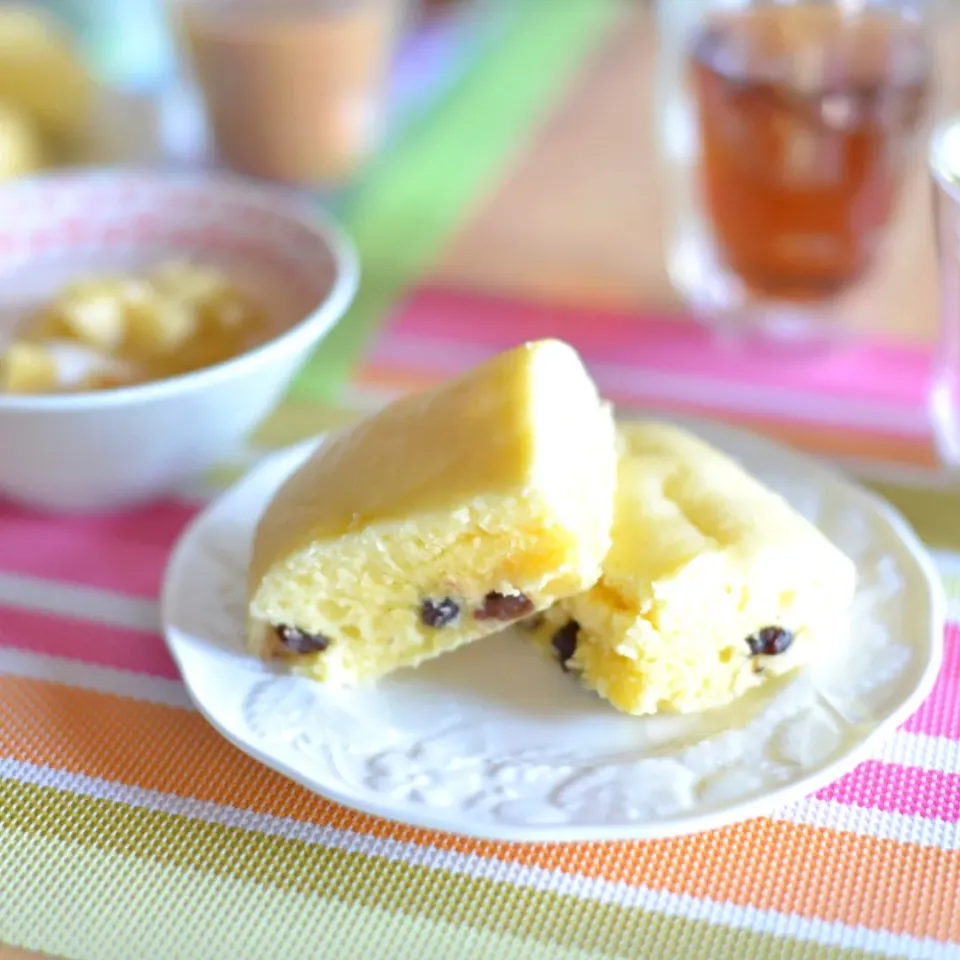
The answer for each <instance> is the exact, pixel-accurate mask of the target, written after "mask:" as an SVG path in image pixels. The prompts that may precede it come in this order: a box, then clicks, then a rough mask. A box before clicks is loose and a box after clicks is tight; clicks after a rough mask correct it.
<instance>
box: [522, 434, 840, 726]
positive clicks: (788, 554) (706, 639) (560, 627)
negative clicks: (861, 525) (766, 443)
mask: <svg viewBox="0 0 960 960" xmlns="http://www.w3.org/2000/svg"><path fill="white" fill-rule="evenodd" d="M620 438H621V450H622V454H621V459H620V466H619V481H618V489H617V498H616V508H615V512H614V524H613V543H612V546H611V549H610V552H609V554H608V555H607V557H606V558H605V559H604V563H603V572H602V574H601V576H600V578H599V580H598V581H597V583H596V584H595V585H594V586H593V587H591V588H590V589H589V590H587V591H585V592H584V593H583V594H581V595H579V596H576V597H571V598H569V599H567V600H563V601H561V602H560V603H558V604H557V606H556V607H554V608H553V609H552V610H550V611H549V612H548V614H547V615H546V617H545V620H544V623H543V624H542V625H541V626H540V627H539V628H538V630H537V634H536V635H537V637H538V639H539V641H540V642H541V644H542V645H543V646H544V647H546V648H547V649H549V650H551V651H552V653H553V655H554V656H555V657H557V658H558V659H559V660H560V662H561V664H562V665H563V666H564V667H565V668H566V669H568V670H570V671H571V672H573V673H575V674H577V675H579V677H580V678H581V680H582V681H583V683H584V684H585V685H586V686H587V687H589V688H590V689H591V690H595V691H596V692H597V693H599V694H600V695H601V696H602V697H605V698H606V699H607V700H609V701H610V702H611V703H612V704H613V705H614V706H615V707H617V708H618V709H620V710H622V711H624V712H626V713H632V714H649V713H656V712H659V711H672V712H688V711H693V710H703V709H706V708H709V707H716V706H720V705H722V704H725V703H728V702H730V701H731V700H733V699H734V698H735V697H737V696H739V695H740V694H742V693H743V692H745V691H746V690H748V689H750V688H751V687H755V686H758V685H760V684H762V683H764V682H766V681H767V680H769V679H770V678H771V677H775V676H779V675H781V674H783V673H786V672H787V671H789V670H792V669H794V668H795V667H798V666H800V665H801V664H804V663H807V662H810V661H811V660H814V659H815V658H816V657H817V656H818V654H819V653H820V652H822V651H823V650H824V649H825V645H826V644H829V643H836V642H842V641H843V636H844V632H845V629H846V626H847V613H848V608H849V607H850V605H851V603H852V601H853V594H854V588H855V580H856V572H855V569H854V565H853V563H852V562H851V561H850V560H849V559H848V558H847V557H846V556H845V555H844V554H843V553H841V551H840V550H839V549H838V548H837V547H835V546H834V545H833V544H832V543H831V542H830V541H829V540H828V539H827V538H826V537H825V536H824V535H823V534H822V533H821V532H820V531H819V530H818V529H817V528H816V527H815V526H813V524H811V523H810V522H808V521H807V520H806V519H805V518H804V517H802V516H801V515H800V514H799V513H797V512H796V511H795V510H794V509H793V507H792V506H790V504H789V503H787V501H786V500H784V499H783V498H782V497H780V496H779V495H778V494H776V493H774V492H772V491H771V490H768V489H767V488H766V487H764V486H763V484H761V483H760V482H759V481H758V480H756V479H755V478H754V477H752V476H750V475H749V474H748V473H747V472H746V471H745V470H744V469H742V468H741V467H740V466H739V465H738V464H736V463H735V462H734V461H733V460H731V459H730V458H729V457H727V456H726V455H725V454H723V453H721V452H720V451H719V450H716V449H714V448H713V447H711V446H709V445H708V444H706V443H704V442H703V441H702V440H700V439H698V438H697V437H695V436H693V435H692V434H690V433H687V432H686V431H684V430H681V429H678V428H676V427H673V426H669V425H666V424H661V423H633V424H625V425H623V426H622V427H621V429H620Z"/></svg>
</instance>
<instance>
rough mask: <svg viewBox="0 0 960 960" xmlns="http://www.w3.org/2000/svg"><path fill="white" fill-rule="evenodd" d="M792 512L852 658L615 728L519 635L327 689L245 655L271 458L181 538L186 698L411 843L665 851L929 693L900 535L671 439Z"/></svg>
mask: <svg viewBox="0 0 960 960" xmlns="http://www.w3.org/2000/svg"><path fill="white" fill-rule="evenodd" d="M687 425H689V426H691V427H692V428H693V429H695V430H696V431H697V432H698V433H700V435H701V436H703V437H704V438H705V439H706V440H708V441H710V442H712V443H714V444H715V445H717V446H718V447H721V448H723V449H725V450H727V451H728V452H729V453H731V454H732V455H734V456H735V457H737V458H738V459H739V460H740V461H741V462H742V463H744V464H745V465H746V466H747V467H748V468H749V469H750V470H752V471H753V472H754V473H756V474H758V475H759V476H760V477H762V478H763V479H764V480H765V481H766V482H767V483H768V484H769V485H770V486H772V487H773V488H775V489H777V490H779V491H781V492H782V493H783V494H784V495H785V496H786V497H787V498H788V499H789V500H791V501H792V503H793V504H794V505H795V506H796V507H797V508H798V509H799V510H800V511H801V512H802V513H804V514H805V515H806V516H807V517H809V518H810V519H811V520H812V521H813V522H815V523H816V524H818V525H819V526H820V528H821V529H822V530H823V531H824V532H825V533H826V534H827V535H828V536H829V537H830V538H831V539H832V540H833V541H834V542H836V543H837V544H838V545H839V546H840V547H841V548H842V549H843V550H844V551H846V553H847V554H848V555H850V556H851V557H852V558H853V559H854V560H855V561H856V564H857V567H858V570H859V574H860V586H859V591H858V595H857V601H856V610H855V613H854V618H853V620H854V630H853V637H852V641H851V642H850V644H849V645H848V646H847V647H846V648H844V649H840V650H837V651H836V659H835V660H833V661H832V662H830V663H826V664H820V665H818V666H817V667H816V668H812V669H808V670H804V671H801V672H799V673H797V674H795V675H794V676H792V677H790V678H787V679H786V680H785V681H781V682H780V683H779V684H778V685H776V686H775V687H772V688H770V689H767V690H765V691H759V692H755V693H753V694H751V695H748V696H747V697H745V698H743V699H742V700H741V701H740V702H738V703H736V704H734V705H732V706H730V707H726V708H723V709H719V710H713V711H710V712H706V713H702V714H695V715H691V716H684V717H679V716H660V717H652V718H633V717H628V716H623V715H621V714H618V713H617V712H615V711H614V710H613V709H612V708H611V707H610V706H608V705H607V704H606V703H605V702H603V701H601V700H599V699H598V698H596V697H594V696H593V695H591V694H590V693H588V692H586V691H584V690H583V689H582V688H581V687H580V686H578V684H577V683H576V682H575V681H574V680H573V679H572V678H571V677H569V676H567V675H565V674H564V673H562V672H561V671H560V670H558V669H557V668H556V666H555V664H553V663H552V662H550V661H548V660H547V659H545V658H542V657H541V656H540V655H539V654H538V653H537V652H536V651H535V650H534V649H533V648H532V645H531V643H530V641H529V640H528V639H526V638H525V637H524V636H523V635H522V634H520V633H518V632H517V631H515V630H507V631H506V632H504V633H503V634H502V635H500V636H498V637H494V638H490V639H487V640H484V641H482V642H480V643H476V644H474V645H472V646H470V647H466V648H464V649H462V650H459V651H457V652H455V653H452V654H448V655H447V656H443V657H440V658H439V659H437V660H434V661H432V662H430V663H428V664H425V665H423V666H422V667H420V668H419V669H417V670H404V671H400V672H399V673H397V674H395V675H394V676H392V677H389V678H387V679H386V680H385V681H383V682H381V683H380V684H378V685H377V686H373V687H370V688H367V689H360V690H352V691H349V690H333V689H326V688H324V687H322V686H320V685H317V684H314V683H312V682H311V681H310V680H307V679H304V678H301V677H293V676H289V675H287V674H285V673H284V672H282V671H281V670H279V669H275V668H273V667H271V666H268V665H265V664H263V663H260V662H258V661H257V660H255V659H253V658H251V657H249V656H247V655H246V654H245V653H244V651H243V645H242V643H243V641H242V638H243V627H244V622H243V609H244V574H245V569H246V565H247V560H248V552H249V547H250V541H251V534H252V532H253V528H254V525H255V523H256V521H257V517H258V516H259V514H260V512H261V511H262V510H263V508H264V507H265V506H266V504H267V502H268V501H269V499H270V497H271V495H272V494H273V492H274V491H275V490H276V488H277V486H278V485H279V484H280V483H281V482H282V481H283V479H284V478H285V477H287V476H288V475H289V474H290V472H291V471H292V470H293V469H294V468H295V467H296V466H297V465H298V464H300V463H301V462H302V460H303V459H304V457H305V456H306V455H307V454H308V453H309V452H310V450H312V449H313V447H314V444H315V441H314V442H313V443H309V444H306V445H303V446H300V447H297V448H295V449H292V450H287V451H284V452H281V453H279V454H276V455H275V456H273V457H271V458H270V459H268V460H267V461H265V462H264V463H263V464H262V465H261V466H259V467H258V468H257V469H255V470H254V471H253V473H251V474H250V475H249V476H248V477H246V478H245V479H244V480H243V481H241V482H240V483H238V484H237V485H236V486H235V487H233V488H232V489H231V490H230V491H228V492H227V493H226V494H224V495H223V496H222V497H221V498H220V499H219V500H217V501H216V502H215V503H213V504H212V505H211V506H210V507H209V508H208V509H207V510H206V511H204V513H203V514H202V515H201V516H200V517H199V518H198V519H197V520H196V521H195V522H194V523H193V524H192V526H191V527H190V528H189V530H187V532H186V533H185V534H184V536H183V539H182V540H181V542H180V544H179V545H178V547H177V549H176V551H175V552H174V555H173V557H172V559H171V562H170V565H169V568H168V571H167V578H166V584H165V587H164V596H163V617H164V623H165V629H166V636H167V641H168V643H169V646H170V649H171V651H172V653H173V656H174V657H175V659H176V661H177V663H178V664H179V666H180V670H181V672H182V674H183V677H184V680H185V682H186V685H187V689H188V691H189V693H190V696H191V697H192V698H193V700H194V701H195V703H196V704H197V706H198V707H199V709H200V710H201V711H202V712H203V713H204V714H205V716H206V717H207V718H208V719H209V720H210V722H211V723H212V724H213V725H214V726H215V727H216V728H217V729H218V730H219V731H220V732H221V733H222V734H223V735H224V736H225V737H226V738H227V739H229V740H230V741H232V742H233V743H234V744H236V745H237V746H238V747H239V748H240V749H241V750H244V751H245V752H246V753H248V754H250V755H251V756H253V757H256V758H257V759H258V760H260V761H261V762H263V763H265V764H267V765H268V766H270V767H273V768H274V769H276V770H279V771H280V772H281V773H283V774H285V775H286V776H289V777H291V778H292V779H294V780H296V781H298V782H299V783H301V784H303V785H304V786H306V787H308V788H309V789H311V790H314V791H316V792H317V793H319V794H322V795H323V796H325V797H328V798H330V799H331V800H335V801H337V802H339V803H344V804H346V805H348V806H351V807H355V808H357V809H358V810H363V811H365V812H367V813H371V814H376V815H379V816H384V817H389V818H391V819H394V820H399V821H403V822H405V823H409V824H414V825H417V826H422V827H427V828H434V829H440V830H449V831H453V832H456V833H461V834H468V835H472V836H475V837H484V838H492V839H498V840H511V841H567V840H604V839H631V838H648V837H665V836H671V835H676V834H681V833H689V832H692V831H696V830H703V829H707V828H711V827H716V826H720V825H722V824H726V823H730V822H732V821H735V820H740V819H743V818H745V817H748V816H753V815H757V814H760V813H765V812H768V811H769V810H771V809H772V808H775V807H776V806H778V805H780V804H784V803H785V802H787V801H790V800H793V799H797V798H799V797H801V796H803V795H805V794H808V793H810V792H812V791H814V790H816V789H817V788H818V787H820V786H822V785H824V784H826V783H827V782H829V781H831V780H833V779H835V778H837V777H838V776H840V775H841V774H842V773H844V772H846V771H847V770H849V769H850V768H851V767H853V766H854V764H855V763H856V762H858V761H859V760H860V759H862V758H863V756H864V755H865V754H866V753H868V752H869V750H870V748H871V747H875V746H876V743H877V740H878V738H879V737H880V736H881V735H883V734H884V733H886V732H889V731H892V730H893V729H894V728H895V727H896V726H897V725H898V724H899V723H901V722H902V721H903V720H904V719H905V718H906V717H907V716H908V715H909V714H910V713H912V712H913V711H914V710H915V709H916V708H917V707H918V706H919V705H920V703H921V701H922V700H923V698H924V697H925V696H926V695H927V693H928V692H929V690H930V687H931V685H932V683H933V680H934V678H935V676H936V673H937V670H938V668H939V664H940V656H941V645H942V635H943V615H944V604H943V599H942V595H941V589H940V586H939V579H938V578H937V576H936V574H935V572H934V571H933V570H932V568H931V565H930V562H929V560H928V559H927V558H926V555H925V553H924V550H923V548H922V546H921V545H920V543H919V542H918V541H917V539H916V537H915V536H914V534H913V533H912V532H911V530H910V529H909V527H908V526H907V525H906V523H905V522H904V521H903V520H902V519H901V518H900V517H899V516H898V515H897V514H896V513H895V512H894V511H893V510H892V509H891V508H890V507H889V506H888V505H886V504H885V503H883V502H881V501H880V500H878V499H877V498H876V497H874V496H872V495H871V494H869V493H867V492H866V491H864V490H862V489H860V488H859V487H857V486H855V485H853V484H852V483H850V482H848V481H847V480H845V479H843V478H841V477H840V476H838V475H836V474H834V473H832V472H831V471H829V470H827V469H825V468H824V467H822V466H820V465H818V464H816V463H814V462H812V461H810V460H808V459H806V458H804V457H802V456H799V455H797V454H795V453H792V452H790V451H788V450H785V449H783V448H781V447H778V446H776V445H774V444H772V443H770V442H768V441H766V440H762V439H760V438H757V437H753V436H749V435H746V434H744V433H741V432H739V431H735V430H732V429H729V428H726V427H720V426H717V425H707V424H702V423H700V424H696V425H695V426H694V425H692V424H687Z"/></svg>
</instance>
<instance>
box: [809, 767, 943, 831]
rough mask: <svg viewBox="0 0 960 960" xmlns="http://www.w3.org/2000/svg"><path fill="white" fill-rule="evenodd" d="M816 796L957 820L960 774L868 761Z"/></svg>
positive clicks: (844, 802)
mask: <svg viewBox="0 0 960 960" xmlns="http://www.w3.org/2000/svg"><path fill="white" fill-rule="evenodd" d="M817 797H818V798H819V799H820V800H832V801H833V802H835V803H843V804H847V805H848V806H854V807H862V808H864V809H869V810H883V811H884V812H885V813H902V814H906V815H907V816H911V817H925V818H927V819H929V820H944V821H946V822H948V823H957V822H958V821H960V774H956V773H942V772H941V771H939V770H921V769H919V768H918V767H901V766H897V765H896V764H889V763H881V762H880V761H879V760H868V761H867V762H866V763H861V764H860V766H859V767H857V768H856V770H854V771H852V772H851V773H848V774H847V775H846V776H845V777H841V779H839V780H837V781H836V782H835V783H832V784H830V786H829V787H825V788H824V789H823V790H821V791H820V792H819V793H817Z"/></svg>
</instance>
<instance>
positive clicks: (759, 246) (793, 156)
mask: <svg viewBox="0 0 960 960" xmlns="http://www.w3.org/2000/svg"><path fill="white" fill-rule="evenodd" d="M932 6H933V5H932V3H929V2H924V0H660V2H659V11H658V13H659V21H658V22H659V31H660V59H659V77H658V124H659V130H658V134H659V137H658V139H659V143H660V147H661V151H662V159H663V160H664V161H665V162H664V172H665V175H666V178H667V182H668V186H669V191H670V195H671V196H670V205H671V207H672V211H673V218H672V225H671V227H670V229H669V231H668V234H667V236H666V245H667V250H666V254H667V263H668V269H669V272H670V276H671V278H672V281H673V283H674V285H675V286H676V288H677V289H678V292H680V294H681V295H682V296H683V297H684V298H685V299H686V301H687V302H688V304H689V306H690V307H691V309H692V310H693V312H694V313H695V314H696V315H697V316H698V317H700V318H701V319H703V320H705V321H707V322H711V323H714V324H716V325H718V326H720V327H722V328H724V329H725V330H727V331H730V330H732V331H733V332H741V333H746V332H749V333H752V334H759V335H760V336H761V337H762V338H764V339H768V338H770V339H773V340H776V341H781V342H782V341H787V342H790V343H796V342H798V341H807V340H821V339H823V338H824V337H826V338H828V339H829V338H832V336H834V335H835V334H836V333H838V332H839V331H838V330H837V323H836V307H837V305H838V303H839V302H840V301H841V298H843V297H844V296H845V295H846V294H848V293H849V292H850V291H851V290H852V289H853V288H855V287H857V286H858V285H859V284H861V283H862V282H863V281H865V280H866V279H867V278H868V277H869V275H870V273H871V271H872V270H873V268H874V266H875V264H876V261H877V252H878V248H879V247H880V245H881V242H882V241H883V239H884V235H885V234H886V232H887V230H888V227H889V226H890V224H891V223H892V222H893V220H894V216H895V211H896V208H897V200H898V194H899V192H900V186H901V184H902V182H903V180H904V175H905V173H906V172H907V169H908V167H909V164H910V162H911V159H912V157H913V156H915V150H916V148H917V147H918V146H919V144H920V143H921V142H922V138H923V135H924V133H925V122H926V117H927V115H928V104H929V102H930V100H931V96H932V94H931V91H932V84H933V79H932V74H933V66H934V62H935V56H934V49H933V42H932V36H931V30H930V24H931V20H932Z"/></svg>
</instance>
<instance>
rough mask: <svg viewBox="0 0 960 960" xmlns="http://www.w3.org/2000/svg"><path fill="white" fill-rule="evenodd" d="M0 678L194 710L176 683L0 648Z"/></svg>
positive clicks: (184, 690) (182, 689) (95, 665)
mask: <svg viewBox="0 0 960 960" xmlns="http://www.w3.org/2000/svg"><path fill="white" fill-rule="evenodd" d="M0 674H6V675H8V676H14V677H28V678H29V679H31V680H45V681H49V682H51V683H62V684H65V685H66V686H70V687H80V688H81V689H84V690H94V691H96V692H97V693H109V694H113V695H114V696H118V697H128V698H130V699H134V700H143V701H145V702H147V703H160V704H164V705H165V706H168V707H181V708H189V709H193V707H192V705H191V703H190V699H189V697H188V696H187V691H186V689H185V688H184V686H183V684H182V683H181V682H180V681H179V680H167V679H165V678H164V677H149V676H145V675H144V674H140V673H130V672H128V671H126V670H117V669H116V668H114V667H104V666H100V665H98V664H93V663H81V662H80V661H78V660H66V659H64V658H62V657H48V656H46V655H45V654H42V653H28V652H27V651H26V650H18V649H16V648H14V647H0Z"/></svg>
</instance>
